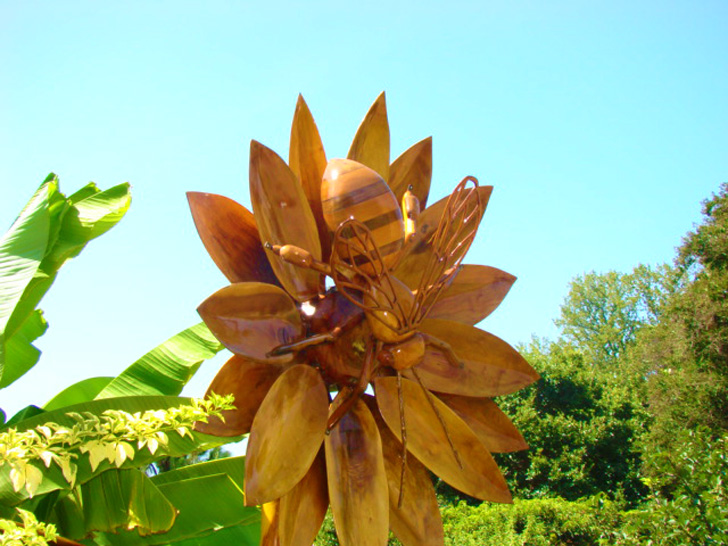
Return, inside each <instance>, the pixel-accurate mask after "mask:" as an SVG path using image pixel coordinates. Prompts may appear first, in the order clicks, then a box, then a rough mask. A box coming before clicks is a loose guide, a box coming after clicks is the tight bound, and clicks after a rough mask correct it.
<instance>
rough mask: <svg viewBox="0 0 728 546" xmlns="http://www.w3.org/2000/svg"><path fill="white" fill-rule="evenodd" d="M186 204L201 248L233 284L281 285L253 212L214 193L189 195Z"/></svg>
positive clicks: (191, 192)
mask: <svg viewBox="0 0 728 546" xmlns="http://www.w3.org/2000/svg"><path fill="white" fill-rule="evenodd" d="M187 200H188V201H189V204H190V210H191V211H192V218H193V219H194V221H195V227H196V228H197V233H199V235H200V239H202V244H204V245H205V248H206V249H207V253H208V254H209V255H210V257H211V258H212V260H213V261H214V262H215V264H216V265H217V267H218V268H219V269H220V271H222V272H223V274H224V275H225V276H226V277H227V278H228V280H229V281H230V282H232V283H236V282H249V281H259V282H266V283H270V284H276V285H279V284H280V283H279V282H278V278H277V277H276V276H275V273H273V269H271V266H270V263H268V257H267V256H266V255H265V251H264V250H263V245H262V243H261V242H260V235H259V234H258V227H257V225H256V223H255V218H253V213H252V212H250V211H249V210H248V209H246V208H245V207H244V206H242V205H240V204H238V203H236V202H235V201H233V200H232V199H228V198H227V197H223V196H222V195H215V194H213V193H201V192H193V191H190V192H187Z"/></svg>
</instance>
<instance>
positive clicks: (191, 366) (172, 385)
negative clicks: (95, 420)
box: [96, 322, 224, 399]
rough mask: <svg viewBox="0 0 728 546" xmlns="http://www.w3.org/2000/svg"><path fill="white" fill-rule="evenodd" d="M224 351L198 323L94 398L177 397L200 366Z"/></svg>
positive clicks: (162, 345) (166, 342)
mask: <svg viewBox="0 0 728 546" xmlns="http://www.w3.org/2000/svg"><path fill="white" fill-rule="evenodd" d="M223 348H224V347H223V345H222V344H221V343H220V342H219V341H218V340H217V339H215V337H214V336H213V335H212V333H211V332H210V330H208V328H207V326H205V324H204V323H203V322H201V323H199V324H196V325H195V326H192V327H190V328H187V329H186V330H183V331H181V332H180V333H178V334H177V335H175V336H173V337H171V338H169V339H168V340H167V341H165V342H164V343H162V344H161V345H159V346H158V347H155V348H154V349H152V350H151V351H149V352H148V353H147V354H145V355H144V356H142V357H141V358H140V359H139V360H137V361H136V362H134V363H133V364H132V365H131V366H129V367H128V368H127V369H126V370H124V371H123V372H122V373H121V374H120V375H119V376H118V377H116V378H115V379H114V380H113V381H111V382H110V383H109V384H108V385H107V386H106V387H105V388H103V389H102V390H101V392H99V393H98V394H97V395H96V398H97V399H100V398H110V397H118V396H132V395H178V394H179V393H180V392H182V388H183V387H184V386H185V385H186V384H187V382H188V381H189V380H190V379H191V378H192V376H193V375H194V374H195V372H196V371H197V370H198V368H199V367H200V364H202V362H203V361H205V360H207V359H209V358H212V357H213V356H215V355H216V354H217V353H218V352H220V351H221V350H222V349H223Z"/></svg>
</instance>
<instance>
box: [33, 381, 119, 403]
mask: <svg viewBox="0 0 728 546" xmlns="http://www.w3.org/2000/svg"><path fill="white" fill-rule="evenodd" d="M113 379H114V378H113V377H89V378H88V379H84V380H83V381H79V382H78V383H74V384H73V385H71V386H70V387H68V388H66V389H64V390H62V391H61V392H59V393H58V394H57V395H55V396H54V397H53V398H52V399H51V400H50V401H48V402H47V403H46V405H45V406H43V409H45V410H46V411H51V410H55V409H60V408H63V407H65V406H71V405H73V404H81V403H83V402H88V401H90V400H93V399H94V398H96V396H97V395H98V394H99V393H100V392H101V391H102V390H103V389H104V387H106V386H107V385H108V384H109V383H110V382H111V381H112V380H113Z"/></svg>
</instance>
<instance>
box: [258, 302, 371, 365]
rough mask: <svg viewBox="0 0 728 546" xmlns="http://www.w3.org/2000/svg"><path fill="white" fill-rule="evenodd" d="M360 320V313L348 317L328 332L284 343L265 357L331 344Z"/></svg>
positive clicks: (361, 315)
mask: <svg viewBox="0 0 728 546" xmlns="http://www.w3.org/2000/svg"><path fill="white" fill-rule="evenodd" d="M362 320H364V314H362V313H356V314H354V315H352V316H350V317H348V318H347V319H346V320H345V321H344V322H343V323H342V324H341V325H340V326H337V327H335V328H334V329H333V330H331V331H330V332H324V333H321V334H315V335H313V336H311V337H307V338H305V339H301V340H298V341H294V342H293V343H286V344H285V345H279V346H278V347H276V348H275V349H273V350H272V351H270V352H269V353H267V354H266V355H265V356H267V357H273V356H281V355H285V354H288V353H297V352H299V351H302V350H304V349H308V348H309V347H313V346H315V345H321V344H322V343H331V342H332V341H336V339H337V338H338V337H339V336H340V335H341V334H342V333H343V332H345V331H347V330H350V329H351V328H354V327H355V326H357V325H358V324H359V323H360V322H361V321H362Z"/></svg>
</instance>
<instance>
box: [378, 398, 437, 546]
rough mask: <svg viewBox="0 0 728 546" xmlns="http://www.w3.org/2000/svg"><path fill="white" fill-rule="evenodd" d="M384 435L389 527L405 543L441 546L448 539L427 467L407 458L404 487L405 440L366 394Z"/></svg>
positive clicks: (409, 545) (408, 545) (382, 436)
mask: <svg viewBox="0 0 728 546" xmlns="http://www.w3.org/2000/svg"><path fill="white" fill-rule="evenodd" d="M365 401H366V403H367V406H368V407H369V409H370V410H371V412H372V415H374V419H375V420H376V422H377V426H379V434H380V436H381V438H382V453H383V455H384V467H385V469H386V471H387V482H388V483H389V526H390V527H391V529H392V531H393V532H394V534H395V535H397V538H399V540H400V542H402V544H403V545H404V546H442V544H444V541H445V538H444V535H443V531H442V518H441V517H440V509H439V507H438V505H437V497H436V496H435V488H434V486H433V485H432V479H431V478H430V474H429V473H428V472H427V468H425V466H424V465H423V464H422V463H421V462H419V461H418V460H417V459H415V458H414V457H408V458H407V466H406V468H405V472H404V495H403V497H402V506H401V507H400V506H399V496H400V488H401V487H402V467H401V464H402V443H401V442H400V441H399V440H397V438H396V437H395V436H394V434H392V432H391V431H390V430H389V427H388V426H387V424H386V423H385V422H384V419H383V418H382V415H381V413H380V412H379V408H378V407H377V404H376V402H375V400H374V398H373V397H371V396H366V397H365Z"/></svg>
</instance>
